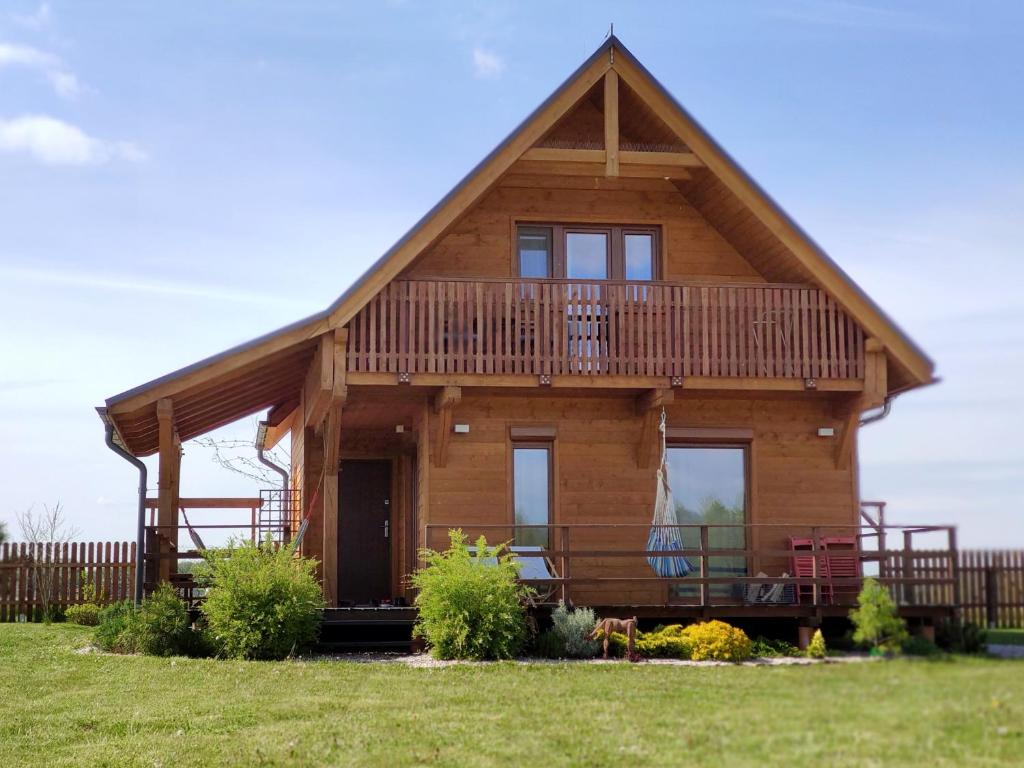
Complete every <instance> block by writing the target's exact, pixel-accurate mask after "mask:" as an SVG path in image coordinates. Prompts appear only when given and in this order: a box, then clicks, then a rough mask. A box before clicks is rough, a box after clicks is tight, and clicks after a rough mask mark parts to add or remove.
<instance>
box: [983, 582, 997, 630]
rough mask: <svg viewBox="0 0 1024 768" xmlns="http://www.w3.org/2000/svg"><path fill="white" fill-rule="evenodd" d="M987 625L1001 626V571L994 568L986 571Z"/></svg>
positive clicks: (992, 627) (991, 626)
mask: <svg viewBox="0 0 1024 768" xmlns="http://www.w3.org/2000/svg"><path fill="white" fill-rule="evenodd" d="M985 624H986V625H987V626H988V627H989V628H991V629H994V628H995V627H998V626H999V571H998V570H996V568H995V567H994V566H989V567H987V568H986V569H985Z"/></svg>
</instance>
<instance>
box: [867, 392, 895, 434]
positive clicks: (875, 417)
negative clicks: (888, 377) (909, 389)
mask: <svg viewBox="0 0 1024 768" xmlns="http://www.w3.org/2000/svg"><path fill="white" fill-rule="evenodd" d="M895 398H896V396H895V395H889V396H888V397H887V398H885V402H884V403H882V407H881V408H879V409H878V410H877V411H875V412H874V413H869V414H868V415H867V416H865V417H864V418H863V419H861V420H860V426H862V427H866V426H867V425H868V424H874V423H875V422H876V421H881V420H882V419H884V418H885V417H886V416H888V415H889V412H890V411H892V401H893V400H894V399H895Z"/></svg>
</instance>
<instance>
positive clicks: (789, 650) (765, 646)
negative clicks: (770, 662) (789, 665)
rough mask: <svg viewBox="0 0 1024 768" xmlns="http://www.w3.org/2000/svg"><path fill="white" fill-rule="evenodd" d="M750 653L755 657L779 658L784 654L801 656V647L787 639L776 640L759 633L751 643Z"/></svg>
mask: <svg viewBox="0 0 1024 768" xmlns="http://www.w3.org/2000/svg"><path fill="white" fill-rule="evenodd" d="M750 655H751V657H753V658H755V659H778V658H782V657H784V656H799V655H800V649H799V648H797V647H796V646H795V645H793V644H792V643H787V642H786V641H785V640H774V639H772V638H770V637H764V636H763V635H759V636H758V637H757V638H756V639H754V640H753V641H752V642H751V644H750Z"/></svg>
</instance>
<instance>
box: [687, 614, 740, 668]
mask: <svg viewBox="0 0 1024 768" xmlns="http://www.w3.org/2000/svg"><path fill="white" fill-rule="evenodd" d="M682 636H683V638H685V639H686V640H687V641H688V642H689V643H690V658H692V659H694V660H695V661H705V660H713V661H746V660H747V659H749V658H750V651H751V645H752V644H751V642H750V638H749V637H747V633H746V632H744V631H743V630H742V629H738V628H736V627H734V626H732V625H730V624H726V623H725V622H724V621H705V622H701V623H700V624H691V625H690V626H688V627H686V628H685V629H684V630H683V632H682Z"/></svg>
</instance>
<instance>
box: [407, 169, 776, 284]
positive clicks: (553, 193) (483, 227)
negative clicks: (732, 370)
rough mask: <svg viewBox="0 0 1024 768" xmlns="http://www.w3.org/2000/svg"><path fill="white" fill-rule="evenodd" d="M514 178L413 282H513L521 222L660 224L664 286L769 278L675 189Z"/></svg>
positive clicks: (432, 252) (410, 272) (416, 267)
mask: <svg viewBox="0 0 1024 768" xmlns="http://www.w3.org/2000/svg"><path fill="white" fill-rule="evenodd" d="M601 181H602V186H603V187H604V188H602V189H599V190H595V189H586V188H582V189H581V188H578V187H580V186H583V185H587V184H590V185H592V184H593V183H594V180H593V179H588V178H581V177H562V176H544V177H536V176H522V175H515V174H513V175H510V176H507V177H506V178H505V179H504V180H503V181H502V182H501V184H500V185H499V186H498V187H497V188H495V189H494V190H492V191H491V192H490V193H489V194H487V195H486V196H485V197H484V198H483V200H481V202H480V203H479V204H478V205H477V206H476V207H475V208H473V209H472V210H471V211H470V212H469V213H468V214H467V215H466V216H465V217H464V218H463V219H462V220H461V221H460V222H459V223H457V224H456V225H455V227H454V228H453V229H452V231H451V232H449V233H448V234H447V235H446V236H445V237H444V238H443V239H442V240H441V241H440V242H439V243H438V244H437V245H435V246H434V247H433V248H431V249H429V250H428V251H426V252H425V253H424V254H423V255H422V256H420V258H419V259H417V260H416V261H415V262H414V263H413V264H412V266H410V267H409V269H407V270H406V271H405V272H404V273H403V276H405V277H499V278H500V277H513V276H514V275H513V263H512V231H513V224H514V222H515V221H516V220H528V221H530V220H532V221H553V222H573V223H582V222H604V223H610V224H660V225H661V226H662V228H663V229H662V240H663V243H662V251H663V254H664V256H665V262H664V273H663V274H662V275H661V277H662V279H664V280H694V279H700V280H707V281H708V282H713V281H719V282H721V281H737V280H740V281H756V282H761V281H762V280H763V278H762V277H761V275H760V274H759V273H758V272H757V271H756V270H755V269H754V268H753V267H752V266H750V264H749V263H748V262H747V261H746V260H745V259H744V258H743V257H742V256H740V255H739V253H738V252H737V251H736V250H735V249H734V248H733V247H732V246H731V245H729V243H727V242H726V241H725V239H724V238H722V236H721V235H719V234H718V232H717V231H716V230H715V229H714V228H713V227H711V226H710V225H709V224H708V223H707V222H706V221H705V220H704V219H703V218H702V216H701V215H700V214H699V213H698V212H697V210H696V209H695V208H693V206H691V205H690V204H689V203H688V202H687V201H686V199H685V198H684V197H683V196H682V195H681V194H679V191H678V190H677V189H676V188H675V187H674V186H673V185H672V184H671V183H670V182H667V181H663V180H658V179H623V180H613V181H605V180H601Z"/></svg>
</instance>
